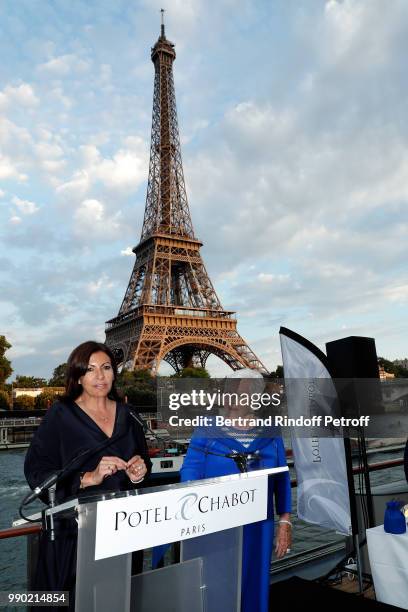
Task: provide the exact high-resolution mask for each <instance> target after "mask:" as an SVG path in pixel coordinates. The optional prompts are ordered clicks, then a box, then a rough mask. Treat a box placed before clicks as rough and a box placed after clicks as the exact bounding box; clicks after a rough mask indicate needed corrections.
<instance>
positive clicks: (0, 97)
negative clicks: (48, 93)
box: [0, 83, 39, 110]
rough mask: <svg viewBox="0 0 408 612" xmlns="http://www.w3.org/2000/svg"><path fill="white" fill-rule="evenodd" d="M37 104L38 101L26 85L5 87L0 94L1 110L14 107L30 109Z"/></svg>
mask: <svg viewBox="0 0 408 612" xmlns="http://www.w3.org/2000/svg"><path fill="white" fill-rule="evenodd" d="M37 104H39V99H38V97H37V96H36V95H35V92H34V89H33V88H32V86H31V85H29V84H28V83H21V85H17V86H13V85H7V86H6V87H5V88H4V89H3V91H1V92H0V109H3V110H4V109H6V108H9V107H10V106H14V105H20V106H25V107H30V106H36V105H37Z"/></svg>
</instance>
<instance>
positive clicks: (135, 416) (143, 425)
mask: <svg viewBox="0 0 408 612" xmlns="http://www.w3.org/2000/svg"><path fill="white" fill-rule="evenodd" d="M128 410H129V414H130V416H131V417H132V418H133V419H134V420H135V421H136V423H139V425H140V427H141V428H142V429H143V431H144V433H146V432H148V433H150V434H153V435H154V433H153V431H152V430H151V429H150V427H149V426H148V425H147V423H146V421H144V420H143V419H142V417H140V416H139V415H138V414H137V412H133V408H129V407H128Z"/></svg>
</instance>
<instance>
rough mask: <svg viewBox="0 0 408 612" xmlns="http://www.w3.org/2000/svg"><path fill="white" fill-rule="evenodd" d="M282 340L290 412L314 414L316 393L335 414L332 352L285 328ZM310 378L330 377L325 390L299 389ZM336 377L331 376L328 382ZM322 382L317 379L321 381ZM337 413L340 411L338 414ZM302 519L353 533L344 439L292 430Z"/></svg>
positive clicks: (322, 407) (323, 409)
mask: <svg viewBox="0 0 408 612" xmlns="http://www.w3.org/2000/svg"><path fill="white" fill-rule="evenodd" d="M280 341H281V349H282V358H283V369H284V376H285V388H286V393H287V405H288V416H289V417H294V418H296V417H299V416H303V415H305V416H308V415H309V414H310V393H311V392H312V391H313V392H314V397H313V402H314V405H315V409H316V410H318V412H319V414H323V415H326V414H327V415H328V416H331V415H333V410H334V406H335V405H336V402H337V393H336V389H335V386H334V383H333V381H332V380H331V376H330V373H329V371H328V368H327V366H326V360H327V358H326V356H325V355H324V353H322V352H321V351H320V350H319V349H318V348H317V347H316V346H314V345H313V344H312V343H311V342H309V341H308V340H306V339H305V338H302V336H299V335H298V334H296V333H295V332H292V331H291V330H289V329H287V328H284V327H281V329H280ZM306 379H308V380H310V385H311V388H312V387H313V379H326V381H325V383H324V394H323V393H321V392H319V384H315V385H314V388H313V389H311V391H310V393H308V392H305V393H299V392H298V391H299V389H300V388H301V386H303V387H304V386H305V383H306ZM327 379H330V380H327ZM316 383H317V381H316ZM333 416H334V415H333ZM292 449H293V456H294V461H295V470H296V477H297V510H298V516H299V518H300V519H302V520H304V521H307V522H308V523H314V524H315V525H320V526H322V527H326V528H328V529H334V530H336V531H337V532H339V533H343V534H345V535H350V534H351V533H352V531H351V514H350V499H349V488H348V481H347V468H346V457H345V449H344V440H343V438H322V437H315V438H313V437H309V438H299V437H297V436H296V435H294V432H293V431H292Z"/></svg>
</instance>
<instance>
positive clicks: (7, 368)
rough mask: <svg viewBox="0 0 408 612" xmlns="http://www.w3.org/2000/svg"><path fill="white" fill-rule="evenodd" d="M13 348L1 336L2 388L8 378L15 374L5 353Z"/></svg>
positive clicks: (0, 383)
mask: <svg viewBox="0 0 408 612" xmlns="http://www.w3.org/2000/svg"><path fill="white" fill-rule="evenodd" d="M9 348H11V344H10V343H9V342H7V340H6V337H5V336H0V388H1V387H3V385H4V383H5V382H6V380H7V379H8V377H9V376H10V375H11V374H12V373H13V368H12V367H11V363H10V361H9V360H8V359H7V357H5V352H6V351H8V349H9Z"/></svg>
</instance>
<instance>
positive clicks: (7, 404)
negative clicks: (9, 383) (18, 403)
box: [0, 389, 11, 410]
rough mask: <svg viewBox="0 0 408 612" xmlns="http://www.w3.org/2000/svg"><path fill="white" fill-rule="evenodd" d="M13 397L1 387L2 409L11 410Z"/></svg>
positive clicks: (0, 401)
mask: <svg viewBox="0 0 408 612" xmlns="http://www.w3.org/2000/svg"><path fill="white" fill-rule="evenodd" d="M10 408H11V398H10V395H9V393H7V391H4V390H3V389H0V410H10Z"/></svg>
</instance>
